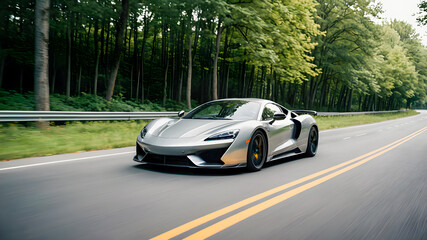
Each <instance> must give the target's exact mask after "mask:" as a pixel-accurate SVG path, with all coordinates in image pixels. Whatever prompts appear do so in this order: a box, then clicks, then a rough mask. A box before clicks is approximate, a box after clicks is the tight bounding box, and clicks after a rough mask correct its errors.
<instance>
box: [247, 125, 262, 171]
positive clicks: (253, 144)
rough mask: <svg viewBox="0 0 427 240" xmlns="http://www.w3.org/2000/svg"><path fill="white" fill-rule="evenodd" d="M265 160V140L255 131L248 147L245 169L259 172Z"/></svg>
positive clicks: (260, 133) (259, 132)
mask: <svg viewBox="0 0 427 240" xmlns="http://www.w3.org/2000/svg"><path fill="white" fill-rule="evenodd" d="M266 159H267V140H266V138H265V135H264V134H263V133H262V132H261V131H259V130H258V131H256V132H255V133H254V135H252V137H251V141H250V143H249V147H248V156H247V165H246V167H247V169H248V170H249V171H252V172H254V171H259V170H260V169H261V168H262V166H263V165H264V163H265V160H266Z"/></svg>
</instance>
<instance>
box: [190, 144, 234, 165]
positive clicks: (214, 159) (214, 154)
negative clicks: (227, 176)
mask: <svg viewBox="0 0 427 240" xmlns="http://www.w3.org/2000/svg"><path fill="white" fill-rule="evenodd" d="M227 149H228V148H218V149H212V150H205V151H201V152H199V153H196V155H197V156H199V157H200V158H201V159H203V160H204V161H205V162H207V163H215V164H224V162H223V161H221V157H222V155H224V153H225V151H227Z"/></svg>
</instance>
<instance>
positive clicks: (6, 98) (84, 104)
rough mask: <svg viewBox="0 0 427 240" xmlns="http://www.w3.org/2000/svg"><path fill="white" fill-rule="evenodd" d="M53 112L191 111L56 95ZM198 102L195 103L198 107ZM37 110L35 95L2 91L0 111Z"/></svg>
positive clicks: (170, 105)
mask: <svg viewBox="0 0 427 240" xmlns="http://www.w3.org/2000/svg"><path fill="white" fill-rule="evenodd" d="M50 104H51V108H50V109H51V111H103V112H160V111H179V110H185V111H188V110H189V109H188V108H186V106H185V104H184V103H182V102H176V101H173V100H171V99H168V100H167V103H166V105H165V106H164V107H162V106H161V105H160V104H159V103H153V102H150V101H149V100H146V101H145V102H144V104H141V103H138V102H136V101H132V100H124V99H121V98H120V97H116V98H114V99H113V100H112V101H111V102H108V101H107V100H105V99H104V98H103V97H100V96H95V95H92V94H85V93H82V95H80V96H76V97H69V98H67V97H66V96H65V95H60V94H54V95H51V96H50ZM196 105H197V102H195V101H194V102H193V106H196ZM34 108H35V104H34V96H33V94H32V93H31V92H30V93H26V94H19V93H16V92H14V91H5V90H0V110H27V111H33V110H34Z"/></svg>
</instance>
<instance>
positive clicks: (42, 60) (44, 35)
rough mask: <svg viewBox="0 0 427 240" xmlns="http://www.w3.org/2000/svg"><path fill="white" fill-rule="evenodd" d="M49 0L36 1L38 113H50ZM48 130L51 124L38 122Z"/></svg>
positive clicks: (35, 76) (35, 64)
mask: <svg viewBox="0 0 427 240" xmlns="http://www.w3.org/2000/svg"><path fill="white" fill-rule="evenodd" d="M49 5H50V1H49V0H37V1H36V10H35V11H36V21H35V28H36V31H35V61H34V98H35V102H36V110H37V111H49V110H50V107H49V56H48V54H49ZM37 126H38V127H40V128H48V127H49V122H37Z"/></svg>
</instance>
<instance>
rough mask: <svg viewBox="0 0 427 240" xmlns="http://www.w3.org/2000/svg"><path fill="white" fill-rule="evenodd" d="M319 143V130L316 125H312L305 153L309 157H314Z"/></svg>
mask: <svg viewBox="0 0 427 240" xmlns="http://www.w3.org/2000/svg"><path fill="white" fill-rule="evenodd" d="M318 145H319V132H318V131H317V128H316V127H314V126H313V127H311V129H310V132H309V134H308V143H307V151H306V152H305V155H306V156H308V157H313V156H314V155H316V152H317V147H318Z"/></svg>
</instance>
